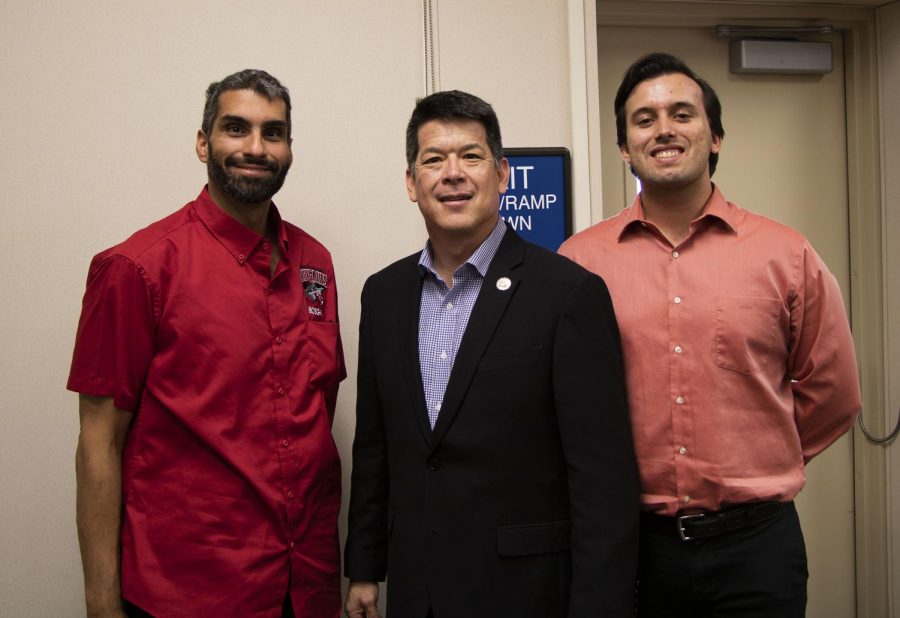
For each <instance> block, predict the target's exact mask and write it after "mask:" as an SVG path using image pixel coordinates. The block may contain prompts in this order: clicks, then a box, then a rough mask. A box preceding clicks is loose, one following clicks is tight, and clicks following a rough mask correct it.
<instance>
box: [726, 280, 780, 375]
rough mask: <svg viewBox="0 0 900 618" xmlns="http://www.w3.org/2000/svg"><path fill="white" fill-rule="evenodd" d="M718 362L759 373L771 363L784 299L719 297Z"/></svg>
mask: <svg viewBox="0 0 900 618" xmlns="http://www.w3.org/2000/svg"><path fill="white" fill-rule="evenodd" d="M715 302H716V365H718V366H719V367H721V368H722V369H729V370H731V371H738V372H740V373H747V374H750V373H756V372H757V371H759V370H760V369H762V368H763V367H765V366H766V365H767V364H768V363H769V359H770V358H771V357H772V348H773V347H774V345H775V337H776V335H777V334H778V316H779V313H780V311H781V301H780V300H778V299H774V298H757V297H753V296H717V297H716V299H715Z"/></svg>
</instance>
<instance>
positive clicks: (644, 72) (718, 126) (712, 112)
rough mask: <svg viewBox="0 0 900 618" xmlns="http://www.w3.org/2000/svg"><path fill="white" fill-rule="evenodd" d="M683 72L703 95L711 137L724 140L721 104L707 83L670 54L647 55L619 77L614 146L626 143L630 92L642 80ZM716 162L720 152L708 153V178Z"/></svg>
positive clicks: (615, 104)
mask: <svg viewBox="0 0 900 618" xmlns="http://www.w3.org/2000/svg"><path fill="white" fill-rule="evenodd" d="M672 73H682V74H683V75H686V76H688V77H690V78H691V79H692V80H694V81H695V82H696V83H697V85H698V86H700V90H701V91H702V92H703V107H704V108H705V109H706V118H707V119H708V120H709V127H710V129H711V130H712V132H713V135H716V136H718V137H719V139H722V138H723V137H725V129H724V128H723V127H722V104H721V103H720V102H719V96H718V95H717V94H716V91H715V90H713V89H712V86H710V85H709V84H708V83H706V80H704V79H703V78H702V77H700V76H699V75H697V74H696V73H694V72H693V71H692V70H691V69H690V68H689V67H688V66H687V65H686V64H685V63H684V62H682V61H681V60H680V59H679V58H676V57H675V56H672V55H671V54H661V53H655V54H648V55H646V56H644V57H643V58H639V59H638V60H636V61H635V62H634V64H632V65H631V66H630V67H628V70H627V71H625V75H624V76H623V77H622V83H621V84H620V85H619V90H618V91H617V92H616V101H615V103H614V107H615V110H616V143H617V144H618V145H619V146H623V145H624V144H625V143H626V136H625V102H626V101H627V100H628V97H629V96H631V93H632V91H633V90H634V89H635V88H636V87H637V85H638V84H640V83H641V82H643V81H646V80H648V79H654V78H656V77H659V76H660V75H670V74H672ZM718 161H719V153H717V152H711V153H709V175H710V176H712V175H713V173H714V172H715V171H716V163H717V162H718Z"/></svg>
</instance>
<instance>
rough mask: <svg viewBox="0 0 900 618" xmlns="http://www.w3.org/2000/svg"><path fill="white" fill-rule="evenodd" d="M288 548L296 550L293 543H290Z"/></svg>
mask: <svg viewBox="0 0 900 618" xmlns="http://www.w3.org/2000/svg"><path fill="white" fill-rule="evenodd" d="M288 547H290V548H291V549H294V542H293V541H291V542H290V543H288Z"/></svg>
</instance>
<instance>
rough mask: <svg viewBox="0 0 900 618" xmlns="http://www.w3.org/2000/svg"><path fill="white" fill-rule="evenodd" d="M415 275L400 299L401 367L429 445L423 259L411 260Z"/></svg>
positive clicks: (406, 277)
mask: <svg viewBox="0 0 900 618" xmlns="http://www.w3.org/2000/svg"><path fill="white" fill-rule="evenodd" d="M408 259H409V261H410V266H411V268H410V270H411V271H412V272H411V273H408V274H406V275H404V276H403V277H402V279H401V281H402V287H401V292H400V298H398V299H397V332H398V333H399V341H400V342H401V343H400V345H401V353H400V359H399V362H400V365H401V367H402V370H403V377H404V382H406V386H407V389H408V391H409V402H410V410H411V411H412V414H413V416H414V417H415V419H416V424H417V425H418V426H419V431H420V432H421V434H422V438H423V439H424V440H425V442H426V443H427V442H429V441H430V440H431V426H430V425H429V423H428V410H427V404H426V403H425V387H424V386H422V370H421V368H420V366H419V307H420V305H421V298H422V274H421V272H420V271H419V255H418V254H416V255H413V256H410V257H409V258H408Z"/></svg>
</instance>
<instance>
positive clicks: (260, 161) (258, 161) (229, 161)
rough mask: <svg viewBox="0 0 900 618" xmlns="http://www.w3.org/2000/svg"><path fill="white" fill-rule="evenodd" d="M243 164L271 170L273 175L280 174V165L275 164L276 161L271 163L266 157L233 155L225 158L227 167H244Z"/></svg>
mask: <svg viewBox="0 0 900 618" xmlns="http://www.w3.org/2000/svg"><path fill="white" fill-rule="evenodd" d="M242 164H248V165H259V166H260V167H265V168H266V169H267V170H269V171H270V172H272V173H273V174H277V173H278V164H277V163H275V162H274V161H270V160H269V159H268V158H266V157H264V156H263V157H253V156H247V155H244V156H237V155H231V156H230V157H226V158H225V166H226V167H231V166H234V165H242Z"/></svg>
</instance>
